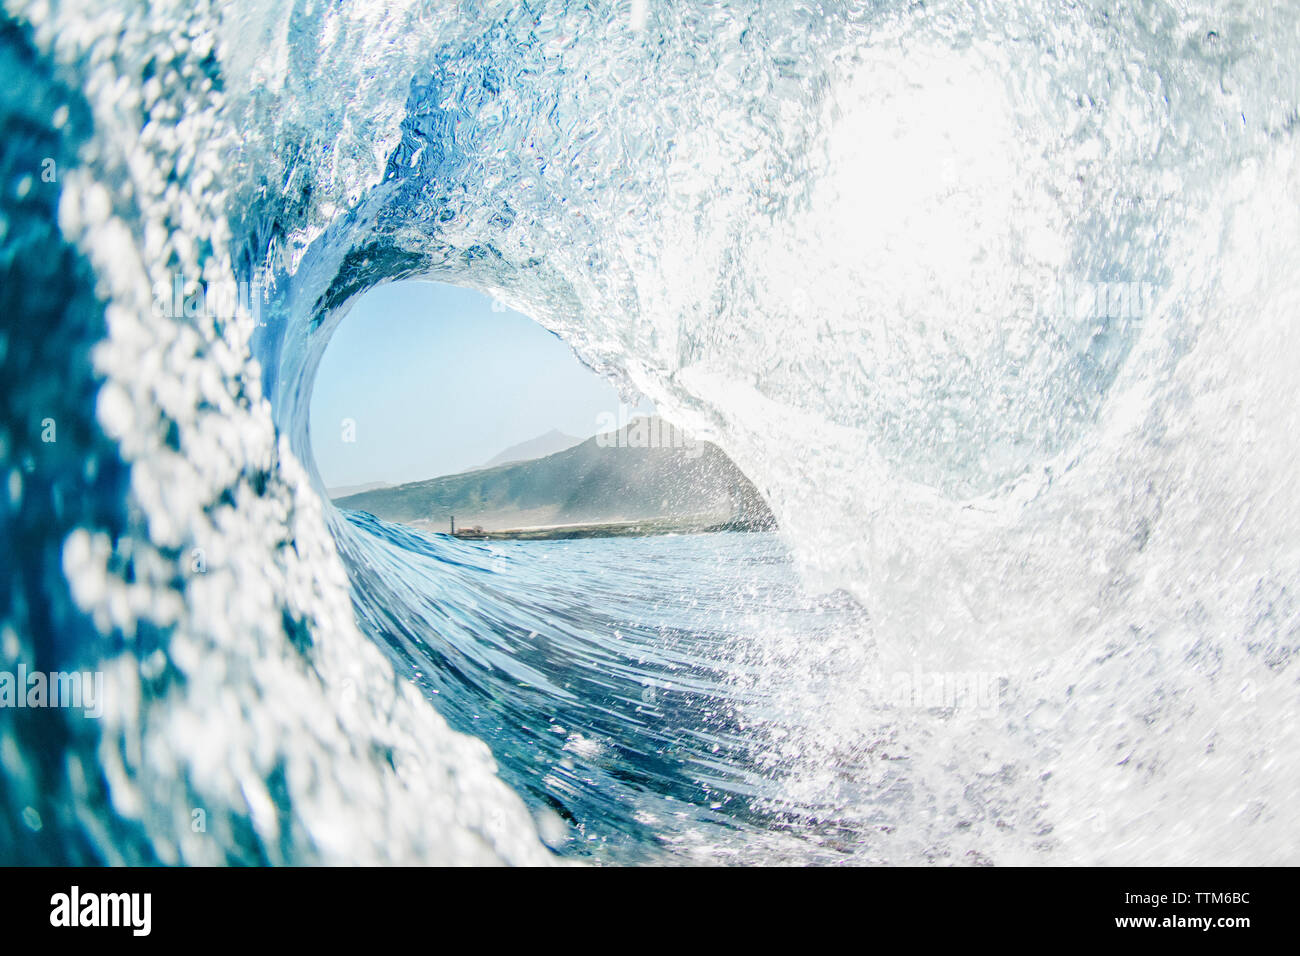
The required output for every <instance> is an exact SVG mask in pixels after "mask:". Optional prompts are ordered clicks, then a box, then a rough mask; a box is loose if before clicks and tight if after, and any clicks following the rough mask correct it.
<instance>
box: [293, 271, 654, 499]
mask: <svg viewBox="0 0 1300 956" xmlns="http://www.w3.org/2000/svg"><path fill="white" fill-rule="evenodd" d="M497 308H498V309H501V306H498V307H497ZM618 408H619V397H618V393H617V391H616V390H615V389H614V386H613V385H612V384H610V383H609V382H607V381H605V380H604V379H603V378H601V377H600V376H598V375H596V374H595V373H594V372H592V371H591V370H590V369H588V368H586V367H585V366H584V365H583V364H582V363H581V362H579V361H578V359H577V357H576V356H574V354H573V352H572V350H571V349H570V348H569V347H568V346H567V345H566V344H565V343H564V342H563V341H561V340H560V339H559V338H558V337H557V336H555V335H554V334H553V333H551V332H549V331H547V330H546V329H544V328H542V326H540V325H538V324H537V322H535V321H534V320H533V319H531V318H529V317H528V316H526V315H523V314H521V313H519V312H516V311H514V310H511V309H501V311H494V310H493V303H492V300H491V298H489V297H488V296H486V295H483V294H482V293H480V292H475V291H473V290H471V289H464V288H461V287H458V286H451V285H446V284H443V283H435V282H423V281H414V280H405V281H402V282H394V283H391V284H389V285H385V286H381V287H380V288H377V289H374V290H372V291H371V292H369V293H368V294H367V295H365V296H364V297H363V298H362V299H361V300H360V301H358V302H357V304H356V305H355V306H354V307H353V309H352V311H351V312H350V313H349V314H348V316H347V317H346V318H345V319H344V320H343V322H342V323H341V324H340V326H339V327H338V329H337V330H336V331H335V333H334V336H333V338H332V339H331V340H330V343H329V346H328V347H327V349H326V352H325V355H324V357H323V358H322V360H321V365H320V369H319V371H318V374H317V376H316V383H315V388H314V390H313V392H312V399H311V436H312V451H313V453H314V455H315V458H316V466H317V469H318V470H319V472H320V475H321V479H322V481H324V483H325V485H326V487H328V488H339V487H349V486H354V485H362V484H368V483H371V482H386V483H389V484H402V483H404V482H409V481H419V480H422V479H425V478H434V477H438V476H441V475H449V474H455V473H457V472H461V471H467V470H469V469H472V468H477V467H479V466H481V465H483V464H484V463H486V462H488V461H489V460H491V459H492V458H493V457H494V456H496V455H498V454H499V453H501V452H502V451H504V450H505V449H507V448H510V447H512V446H514V445H518V444H520V443H523V442H527V441H530V440H531V439H534V438H537V437H538V436H540V435H543V434H545V433H547V432H549V431H551V430H552V429H554V430H557V431H560V432H563V433H565V434H567V435H572V436H574V437H575V438H579V439H584V440H585V439H587V438H590V437H591V436H592V435H595V434H596V433H597V432H598V431H599V430H600V428H599V424H600V423H599V418H600V416H601V414H602V413H606V414H608V413H610V412H616V411H617V410H618ZM636 410H637V412H638V413H643V414H644V413H652V412H653V411H654V406H653V405H651V404H650V403H648V402H642V403H640V404H639V405H637V406H636ZM349 422H351V423H352V424H351V425H350V426H349V424H348V423H349ZM349 438H350V439H351V440H348V439H349Z"/></svg>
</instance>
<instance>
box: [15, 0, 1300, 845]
mask: <svg viewBox="0 0 1300 956" xmlns="http://www.w3.org/2000/svg"><path fill="white" fill-rule="evenodd" d="M1133 6H1134V9H1130V10H1119V9H1115V8H1114V7H1113V6H1109V5H1105V4H1093V3H1078V4H1073V5H1071V6H1069V7H1066V8H1063V7H1061V6H1060V5H1059V4H1053V3H1041V4H1021V5H1019V6H1016V7H1015V8H1008V7H1007V6H1006V5H1005V4H997V3H993V2H987V3H980V2H974V3H972V2H961V3H957V2H953V3H945V2H942V0H941V2H937V3H927V4H925V5H924V6H921V5H915V4H911V3H899V4H889V3H885V4H872V5H862V4H856V3H836V2H828V3H819V4H816V5H803V4H789V3H779V4H778V3H760V2H754V3H739V2H738V3H731V4H726V5H721V4H713V3H700V4H690V3H685V2H683V3H673V4H657V3H648V4H631V5H629V4H621V3H611V4H589V3H563V2H540V3H534V4H529V5H526V6H525V5H522V4H521V5H516V4H513V3H495V2H491V0H482V2H473V0H470V2H460V3H455V4H451V3H448V4H420V3H413V4H405V5H403V4H400V3H389V2H384V3H354V4H346V5H342V4H340V5H334V4H329V5H327V4H317V3H310V2H303V3H285V4H279V3H274V4H273V3H265V4H253V3H226V4H221V5H219V6H218V5H213V4H202V3H200V4H193V3H188V2H186V3H181V2H176V3H167V2H156V3H142V4H122V5H118V4H113V3H93V2H92V3H48V2H41V3H33V4H21V3H7V4H6V6H5V9H6V10H7V12H8V16H7V19H6V21H5V23H4V25H3V27H2V28H0V73H2V75H3V77H4V79H5V82H4V83H3V84H0V121H2V122H3V129H4V133H3V142H2V144H0V184H2V186H3V197H2V198H3V208H2V210H0V309H2V311H0V322H3V328H2V329H0V362H2V363H3V377H0V403H2V407H3V410H4V415H3V427H4V431H3V433H0V479H2V481H3V485H2V486H0V535H2V536H3V540H4V544H5V546H4V547H3V549H0V581H3V585H0V618H2V620H3V624H2V626H0V670H3V671H6V672H17V671H18V670H19V665H22V667H23V668H25V669H26V672H31V673H35V672H41V673H56V672H57V673H73V672H78V673H91V674H95V675H102V689H100V693H98V694H97V695H96V696H97V698H99V699H98V700H97V701H96V709H97V710H98V709H101V708H102V713H101V714H100V716H99V717H98V719H88V718H87V717H86V715H85V713H84V712H83V711H82V710H80V709H73V708H59V707H23V708H17V707H3V708H0V764H2V765H3V775H2V776H0V808H2V809H3V812H0V859H4V860H6V861H14V862H41V863H63V862H69V863H99V862H108V863H147V862H162V863H193V864H198V863H313V862H326V863H351V862H421V863H446V862H455V863H476V862H494V861H504V862H508V863H542V862H547V861H551V860H555V859H557V858H564V857H569V858H579V859H589V860H593V861H597V862H645V861H649V862H672V861H675V860H680V861H683V862H732V861H747V862H748V861H773V862H786V861H791V862H794V861H814V862H834V861H844V862H857V863H892V864H915V863H936V864H983V863H993V864H1067V863H1073V864H1078V863H1093V864H1121V863H1137V862H1141V863H1147V864H1150V863H1167V864H1175V863H1192V864H1205V863H1215V864H1243V863H1253V864H1260V863H1286V862H1295V860H1296V859H1297V853H1298V850H1300V847H1298V843H1300V816H1298V815H1300V809H1297V804H1296V801H1295V799H1294V793H1295V790H1296V787H1297V785H1298V784H1300V769H1297V766H1298V765H1297V762H1296V746H1297V745H1296V741H1297V739H1300V735H1298V733H1297V731H1298V730H1300V728H1298V727H1297V717H1298V713H1297V711H1298V703H1297V702H1298V701H1300V694H1298V693H1297V689H1298V688H1297V670H1296V665H1295V656H1296V653H1297V647H1298V646H1300V637H1298V636H1297V630H1298V628H1300V591H1298V590H1297V589H1298V588H1300V496H1298V495H1297V494H1296V491H1295V474H1296V468H1297V464H1298V463H1300V461H1298V459H1300V405H1298V404H1297V402H1296V401H1295V394H1296V387H1295V386H1296V378H1297V372H1296V370H1297V368H1300V325H1298V324H1297V322H1296V315H1297V310H1298V309H1300V181H1298V177H1300V166H1298V165H1297V163H1296V158H1297V144H1296V138H1295V126H1296V119H1297V108H1298V106H1300V9H1272V8H1270V6H1269V5H1261V7H1260V9H1258V10H1254V9H1251V8H1250V7H1249V5H1246V4H1237V5H1231V7H1230V8H1228V9H1226V10H1225V9H1224V5H1223V4H1221V3H1218V4H1212V3H1208V2H1206V3H1190V4H1182V5H1180V6H1179V7H1177V8H1174V7H1172V6H1166V5H1164V4H1158V3H1149V4H1137V5H1133ZM413 277H427V278H431V279H435V280H438V281H443V282H451V283H455V284H458V285H462V286H466V287H472V288H475V289H479V290H482V291H484V292H486V293H489V294H491V295H492V296H494V297H496V298H498V299H500V300H501V301H503V302H505V303H507V304H508V305H510V306H511V307H513V308H517V309H519V310H521V311H523V312H525V313H527V314H529V315H531V316H533V317H534V318H535V319H536V320H537V321H538V322H539V323H541V324H542V325H544V326H545V327H546V328H548V329H551V330H553V331H555V332H556V333H557V334H559V335H560V336H561V337H562V338H563V339H564V340H565V341H566V342H568V343H569V344H570V345H571V346H572V347H573V349H574V350H575V351H576V353H577V354H578V355H579V356H580V358H581V359H582V360H583V361H584V362H586V363H587V364H588V365H590V366H591V367H592V368H594V369H596V370H597V371H599V372H601V373H603V374H605V375H607V376H609V377H610V378H611V379H613V380H614V381H615V382H616V383H618V384H619V385H620V386H621V387H622V388H623V390H624V392H625V393H626V395H627V397H628V398H629V399H630V398H633V397H635V396H639V395H644V396H647V397H648V398H650V399H651V400H653V401H654V403H655V404H656V406H657V407H658V409H659V410H660V411H661V412H662V413H663V414H664V415H665V417H666V418H668V419H669V420H671V421H674V422H676V423H678V424H680V425H681V426H683V427H684V428H686V429H687V430H688V431H689V432H690V433H691V434H693V435H696V436H698V437H700V438H701V439H706V440H709V441H713V442H716V443H717V444H718V445H719V446H720V447H722V448H723V449H725V451H726V452H727V454H728V455H729V456H730V457H731V458H732V459H733V460H734V461H735V462H736V463H737V464H738V465H739V466H740V467H741V468H742V469H743V470H744V472H745V474H746V475H748V476H749V477H750V478H751V479H752V480H753V482H754V484H755V485H756V487H757V488H758V489H759V490H760V491H761V492H762V493H763V495H764V496H765V498H766V500H767V501H768V502H769V504H770V505H771V508H772V511H773V513H774V514H775V516H776V518H777V520H778V523H779V525H780V527H781V529H782V530H781V532H780V533H779V534H754V535H738V534H721V535H712V536H699V537H695V538H689V539H687V538H676V539H673V538H664V539H660V540H651V539H620V540H604V541H599V542H564V543H552V542H534V543H519V544H511V543H481V544H480V543H472V542H456V541H452V540H448V539H446V538H442V537H438V536H425V535H421V534H418V533H415V532H412V531H410V530H409V529H403V528H400V527H396V526H390V525H385V524H383V523H382V522H377V521H375V520H374V519H372V518H370V517H368V516H366V515H359V514H348V513H342V512H339V511H338V510H336V509H335V508H334V507H333V506H332V505H330V503H329V502H328V501H327V500H326V498H325V495H324V491H323V488H322V486H321V482H320V481H319V479H318V477H317V476H316V474H315V471H314V467H315V466H314V464H313V458H312V453H311V446H310V436H309V434H308V427H307V425H308V408H309V404H310V393H311V388H312V382H313V378H314V375H315V370H316V367H317V365H318V363H319V360H320V358H321V355H322V354H323V352H324V349H325V346H326V344H327V342H328V340H329V336H330V335H331V333H332V332H333V330H334V329H335V328H336V327H337V326H338V324H339V323H340V322H343V321H347V313H348V310H349V307H350V305H351V304H352V303H353V302H354V301H355V300H356V299H357V297H358V296H360V295H361V294H363V293H364V292H365V291H366V290H367V289H370V288H373V287H374V286H375V285H377V284H379V283H383V282H387V281H392V280H396V279H402V278H413ZM178 288H179V290H180V291H179V293H177V292H176V290H177V289H178ZM213 289H217V290H234V294H233V295H232V294H225V293H222V294H210V293H209V290H213ZM435 365H436V357H433V356H431V357H430V367H431V369H433V368H434V367H435ZM97 679H98V677H97ZM97 689H98V688H97Z"/></svg>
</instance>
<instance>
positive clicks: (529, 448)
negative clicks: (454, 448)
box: [479, 428, 582, 468]
mask: <svg viewBox="0 0 1300 956" xmlns="http://www.w3.org/2000/svg"><path fill="white" fill-rule="evenodd" d="M581 442H582V439H581V438H575V437H574V436H573V435H566V434H564V432H562V431H560V430H559V429H558V428H552V429H551V430H550V431H549V432H547V433H546V434H545V435H538V436H537V437H536V438H530V439H529V440H528V441H524V442H520V443H519V444H518V445H511V446H510V447H509V448H507V449H506V450H505V451H503V452H501V454H499V455H497V456H496V457H495V458H493V459H492V460H491V461H488V462H486V463H485V464H483V465H480V466H479V467H480V468H494V467H496V466H497V465H509V464H513V463H514V462H517V461H532V460H533V459H534V458H545V457H546V456H547V455H554V454H555V453H556V452H557V451H565V450H566V449H569V448H572V447H573V446H574V445H577V444H580V443H581Z"/></svg>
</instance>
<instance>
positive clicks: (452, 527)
mask: <svg viewBox="0 0 1300 956" xmlns="http://www.w3.org/2000/svg"><path fill="white" fill-rule="evenodd" d="M451 533H452V534H455V533H456V516H455V515H452V516H451Z"/></svg>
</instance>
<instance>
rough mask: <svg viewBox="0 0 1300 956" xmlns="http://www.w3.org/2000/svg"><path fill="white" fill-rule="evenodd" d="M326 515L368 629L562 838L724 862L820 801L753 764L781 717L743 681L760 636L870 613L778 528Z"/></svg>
mask: <svg viewBox="0 0 1300 956" xmlns="http://www.w3.org/2000/svg"><path fill="white" fill-rule="evenodd" d="M339 523H341V524H345V525H346V526H345V527H342V528H339V527H337V525H336V540H338V541H339V542H340V545H341V547H342V550H343V553H344V555H345V557H346V558H348V559H350V560H349V571H350V575H351V579H352V583H353V593H354V595H355V596H356V598H355V599H356V602H357V612H358V617H359V619H360V620H361V622H362V624H363V627H364V628H365V629H366V631H367V632H368V633H370V634H372V635H374V636H375V637H376V639H378V640H380V641H382V642H383V643H384V644H385V645H386V646H388V647H390V648H391V649H392V651H393V653H394V654H395V656H396V658H397V660H398V662H399V670H400V672H402V673H404V674H405V675H407V676H408V677H409V678H410V679H412V680H414V681H415V682H416V683H417V684H418V685H419V686H420V688H421V690H422V691H423V692H424V693H425V694H427V695H429V696H430V699H431V700H433V702H434V704H435V706H436V707H437V708H438V710H439V712H440V713H441V714H442V715H443V716H444V717H446V718H447V720H448V722H449V723H450V724H451V725H452V727H454V728H455V729H457V730H461V731H463V732H465V733H471V734H474V735H475V736H477V737H479V738H481V739H483V740H485V741H486V742H487V743H488V745H489V746H490V747H491V748H492V751H493V754H494V755H495V757H496V759H497V762H498V765H499V766H500V768H501V774H502V776H503V778H504V779H505V780H506V781H508V782H509V783H510V784H511V786H512V787H514V788H515V789H516V791H517V792H519V793H520V794H522V795H523V796H524V797H525V800H526V801H527V802H528V803H529V805H530V807H531V808H532V810H533V812H534V814H535V816H537V817H538V818H539V820H540V821H541V826H542V830H543V833H544V835H545V836H546V838H547V842H548V843H549V844H550V845H551V846H552V847H553V848H554V849H556V850H557V851H559V852H562V853H565V854H573V855H579V856H583V857H588V856H589V857H593V858H595V859H599V860H602V861H609V862H663V861H665V860H667V859H670V855H671V853H672V851H673V850H674V848H678V849H681V850H687V851H691V852H694V853H697V854H700V855H701V856H702V857H703V858H706V859H707V858H712V859H714V860H716V861H722V860H726V859H727V858H728V855H731V856H738V855H740V854H742V852H743V851H744V850H745V846H746V841H753V840H754V839H755V838H756V837H755V834H760V835H763V834H766V832H767V831H769V830H770V829H772V828H774V827H779V828H780V829H782V830H789V831H795V832H798V831H799V830H800V829H801V825H804V826H806V825H807V824H808V823H809V822H810V821H811V820H813V819H815V818H817V817H818V816H819V815H821V814H824V813H825V812H826V808H823V807H804V806H799V805H797V804H796V803H794V802H790V801H786V800H784V799H783V797H782V793H781V788H780V782H779V778H780V776H781V773H780V769H779V768H773V767H772V766H770V765H768V763H767V758H768V757H769V756H770V754H769V753H768V752H767V748H768V747H769V745H770V737H771V735H772V734H782V733H790V732H793V730H794V729H795V728H791V727H788V726H784V725H783V715H782V714H781V712H780V708H779V707H778V706H777V705H776V704H775V702H774V695H777V694H779V688H778V687H776V686H771V685H768V686H764V684H763V682H761V681H759V680H757V679H756V678H757V676H758V675H759V673H760V667H761V663H762V659H763V658H764V657H765V656H766V655H767V654H768V653H770V648H769V647H767V646H765V642H764V640H763V636H766V637H767V638H768V639H769V642H770V641H771V640H776V639H783V640H787V641H789V642H790V644H791V645H794V644H797V643H800V642H812V641H822V642H824V641H826V640H827V636H826V635H827V634H828V633H834V632H843V631H847V630H851V629H856V630H857V632H858V633H859V634H860V635H861V637H862V639H863V640H867V630H866V621H865V614H864V612H863V611H862V609H861V607H860V606H859V605H858V604H857V602H856V601H854V600H853V599H852V598H850V597H848V596H847V595H844V594H837V595H823V596H820V597H814V596H812V595H809V594H807V593H805V592H804V591H803V589H802V588H801V586H800V584H799V580H798V576H797V574H796V572H795V569H794V568H793V566H792V564H791V561H790V556H789V554H788V552H787V551H786V549H785V548H784V546H783V545H782V544H781V542H780V540H779V538H778V537H777V536H776V535H774V534H768V533H750V534H746V533H719V534H706V535H659V536H650V537H644V538H604V539H586V540H573V541H539V542H492V543H486V542H485V543H478V544H476V543H468V542H459V541H456V540H455V539H451V538H448V537H447V536H445V535H437V536H432V537H429V536H425V535H422V534H421V533H420V532H417V531H413V530H411V529H407V528H402V527H400V526H393V525H388V524H385V523H383V522H380V521H378V520H377V519H375V518H373V517H371V516H369V515H364V514H358V515H353V514H349V515H347V516H345V517H343V518H340V519H339ZM399 586H400V588H410V589H412V591H414V592H415V594H416V595H421V594H422V595H423V596H422V597H416V596H413V595H409V594H403V593H401V591H399V590H398V587H399ZM399 609H400V611H401V613H400V614H398V613H396V611H398V610H399ZM791 852H792V851H791Z"/></svg>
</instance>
